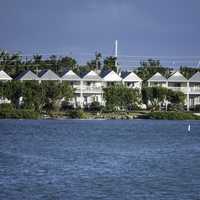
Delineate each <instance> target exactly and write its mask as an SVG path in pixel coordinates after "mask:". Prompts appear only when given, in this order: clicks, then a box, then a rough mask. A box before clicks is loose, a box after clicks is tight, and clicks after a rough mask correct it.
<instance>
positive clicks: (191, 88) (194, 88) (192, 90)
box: [189, 87, 200, 93]
mask: <svg viewBox="0 0 200 200" xmlns="http://www.w3.org/2000/svg"><path fill="white" fill-rule="evenodd" d="M189 91H190V92H195V93H200V87H190V89H189Z"/></svg>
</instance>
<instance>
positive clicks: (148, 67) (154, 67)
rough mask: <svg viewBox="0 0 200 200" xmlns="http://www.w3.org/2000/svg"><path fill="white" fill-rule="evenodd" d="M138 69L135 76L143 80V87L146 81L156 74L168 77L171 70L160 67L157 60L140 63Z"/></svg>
mask: <svg viewBox="0 0 200 200" xmlns="http://www.w3.org/2000/svg"><path fill="white" fill-rule="evenodd" d="M140 65H141V66H140V67H139V68H138V69H137V70H136V71H135V72H136V74H137V75H138V76H139V77H140V78H141V79H142V80H143V85H144V86H147V80H148V79H149V78H151V77H152V76H153V75H154V74H155V73H156V72H159V73H160V74H162V75H163V76H165V77H168V76H169V75H170V72H171V70H172V69H170V68H166V67H162V66H161V64H160V61H159V60H153V59H149V60H147V61H142V62H141V63H140Z"/></svg>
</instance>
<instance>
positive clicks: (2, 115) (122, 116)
mask: <svg viewBox="0 0 200 200" xmlns="http://www.w3.org/2000/svg"><path fill="white" fill-rule="evenodd" d="M0 119H35V120H37V119H86V120H87V119H88V120H134V119H151V120H200V115H199V114H196V113H192V112H175V111H162V112H157V111H155V112H149V111H137V112H121V111H120V112H88V111H84V110H82V109H77V110H70V111H65V112H50V113H48V114H47V113H38V112H36V111H34V110H30V109H10V110H8V109H1V110H0Z"/></svg>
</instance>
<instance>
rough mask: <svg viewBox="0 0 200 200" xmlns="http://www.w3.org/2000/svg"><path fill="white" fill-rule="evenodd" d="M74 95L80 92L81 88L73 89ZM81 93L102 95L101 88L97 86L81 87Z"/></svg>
mask: <svg viewBox="0 0 200 200" xmlns="http://www.w3.org/2000/svg"><path fill="white" fill-rule="evenodd" d="M74 89H75V92H76V93H80V92H81V86H80V85H79V86H78V87H74ZM82 92H83V93H102V92H103V90H102V87H97V86H82Z"/></svg>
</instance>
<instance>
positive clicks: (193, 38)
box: [0, 0, 200, 65]
mask: <svg viewBox="0 0 200 200" xmlns="http://www.w3.org/2000/svg"><path fill="white" fill-rule="evenodd" d="M0 3H1V6H0V26H1V28H0V48H1V49H7V50H8V51H12V52H14V51H21V52H22V53H23V54H33V53H41V54H48V53H50V54H51V53H57V54H70V55H72V56H74V57H75V58H77V59H79V60H80V62H84V61H85V60H86V59H88V57H87V56H86V55H84V54H88V53H89V54H92V53H94V52H95V51H100V52H102V53H103V55H109V54H113V48H114V46H113V45H114V40H115V39H118V41H119V53H120V54H121V55H132V56H181V57H182V56H200V11H199V8H200V1H199V0H14V1H13V0H0ZM121 59H122V62H123V59H124V62H127V58H125V57H124V58H121ZM195 59H197V57H195ZM199 59H200V57H199ZM133 60H134V59H133V58H131V60H130V65H131V62H132V61H133ZM195 62H196V60H195ZM127 63H128V62H127Z"/></svg>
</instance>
